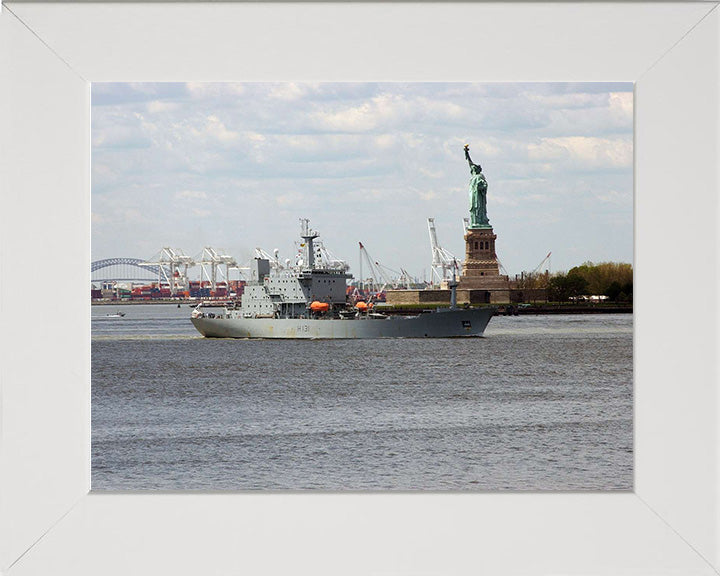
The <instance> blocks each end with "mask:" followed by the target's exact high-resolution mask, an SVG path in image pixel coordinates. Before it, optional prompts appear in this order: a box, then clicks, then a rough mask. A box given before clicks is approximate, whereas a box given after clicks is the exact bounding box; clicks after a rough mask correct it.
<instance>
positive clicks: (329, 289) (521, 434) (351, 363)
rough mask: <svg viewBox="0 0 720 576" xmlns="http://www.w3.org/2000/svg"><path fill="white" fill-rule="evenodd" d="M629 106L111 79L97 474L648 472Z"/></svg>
mask: <svg viewBox="0 0 720 576" xmlns="http://www.w3.org/2000/svg"><path fill="white" fill-rule="evenodd" d="M633 114H634V99H633V84H632V83H630V82H616V83H608V82H602V83H600V82H597V83H590V82H584V83H558V82H542V83H541V82H535V83H464V82H463V83H460V82H433V83H429V82H423V83H399V82H395V83H393V82H387V83H379V82H362V83H360V82H356V83H350V82H319V83H298V82H273V83H264V82H247V83H199V82H184V83H180V82H177V83H103V82H93V83H92V85H91V138H92V142H91V143H92V146H91V169H92V183H91V222H92V224H91V226H92V238H91V253H92V254H91V255H92V263H91V304H92V307H91V448H92V452H91V466H92V470H91V486H92V490H93V491H153V490H155V491H172V490H198V491H217V490H220V491H245V490H273V491H277V490H283V491H298V490H310V491H312V490H315V491H443V492H446V491H463V492H472V491H475V492H481V491H625V492H630V491H632V490H633V488H634V486H633V264H634V263H633V250H634V244H633V238H634V236H633V233H634V231H633V217H634V214H633V183H634V182H633V178H634V174H633V154H634V151H633Z"/></svg>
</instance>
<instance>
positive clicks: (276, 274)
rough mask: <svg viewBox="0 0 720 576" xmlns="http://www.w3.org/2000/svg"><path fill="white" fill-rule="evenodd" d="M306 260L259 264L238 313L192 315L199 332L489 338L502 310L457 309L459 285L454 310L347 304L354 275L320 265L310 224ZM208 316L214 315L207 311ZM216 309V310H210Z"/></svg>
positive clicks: (227, 309) (340, 265) (331, 263)
mask: <svg viewBox="0 0 720 576" xmlns="http://www.w3.org/2000/svg"><path fill="white" fill-rule="evenodd" d="M301 222H302V233H301V237H302V239H303V244H302V246H303V257H302V258H300V259H299V260H298V262H297V263H296V265H295V266H294V267H289V266H288V267H282V266H280V265H279V264H278V262H273V266H271V262H270V260H268V259H265V258H255V259H254V260H253V262H252V265H251V278H252V280H251V281H250V282H249V283H248V284H247V285H246V287H245V291H244V293H243V295H242V299H241V304H240V306H239V307H235V306H232V305H226V306H224V307H212V308H207V307H205V308H204V307H203V305H202V304H200V305H198V306H197V307H196V308H195V309H194V310H193V312H192V316H191V320H192V323H193V325H194V326H195V328H197V330H198V331H199V332H200V333H201V334H202V335H203V336H205V337H208V338H303V339H305V338H320V339H340V338H450V337H463V336H482V334H483V333H484V331H485V327H486V326H487V325H488V322H490V318H492V315H493V314H494V312H495V308H492V307H484V308H458V307H457V306H456V297H455V292H456V287H457V282H456V281H455V278H454V277H453V281H452V282H450V283H449V285H450V289H451V298H450V307H448V308H438V309H436V310H433V311H424V312H422V313H420V314H417V315H415V316H388V315H385V314H381V313H377V312H374V311H373V308H372V306H371V305H368V304H367V303H365V302H357V303H356V304H355V305H352V304H350V303H348V301H347V295H346V293H347V281H348V280H349V279H351V278H352V275H350V274H348V273H347V270H348V267H347V265H346V264H345V263H344V262H341V261H337V260H328V259H324V260H320V259H317V260H316V254H315V245H314V240H315V239H316V238H317V237H318V236H319V234H318V233H317V232H316V231H313V230H310V228H309V225H308V220H307V219H303V220H301ZM206 310H207V311H206ZM210 310H212V311H210Z"/></svg>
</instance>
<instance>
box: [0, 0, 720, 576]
mask: <svg viewBox="0 0 720 576" xmlns="http://www.w3.org/2000/svg"><path fill="white" fill-rule="evenodd" d="M719 40H720V11H719V10H717V3H715V2H695V3H692V2H668V3H656V4H653V3H627V4H623V3H616V4H602V3H585V4H576V3H558V4H543V3H486V4H484V3H458V4H434V3H419V4H411V3H397V4H380V3H378V4H370V3H367V4H335V3H317V4H301V3H297V4H296V3H290V4H272V3H267V4H252V3H248V4H235V3H207V4H205V3H195V4H164V3H148V4H123V3H76V4H72V3H46V4H42V3H31V2H28V3H26V2H8V3H5V4H4V5H3V9H2V13H0V87H1V88H0V186H1V187H2V188H1V192H2V202H3V210H2V211H0V334H1V336H0V337H1V338H2V346H0V350H2V352H1V354H2V362H0V384H1V385H2V389H1V392H0V393H1V394H2V396H1V397H0V401H1V406H2V437H1V438H0V442H1V445H0V450H1V452H0V455H1V465H2V470H1V471H0V572H2V573H3V574H10V575H12V576H22V575H38V574H73V575H84V574H88V575H90V574H104V575H112V574H128V573H132V574H153V575H154V574H186V573H187V574H191V573H192V574H198V573H202V574H235V573H250V574H333V575H334V574H338V573H342V574H344V575H348V574H363V575H367V574H378V575H380V574H393V575H410V574H413V575H417V574H425V575H437V574H464V573H489V574H558V575H559V574H612V575H618V574H654V575H664V574H667V575H669V574H695V575H706V574H707V575H712V574H716V573H717V571H719V570H720V501H719V496H720V492H719V491H720V478H719V470H720V468H719V465H720V434H719V433H718V424H717V423H718V421H720V420H719V419H718V411H719V410H720V399H719V398H720V396H719V393H718V369H717V360H716V356H717V352H718V326H719V317H718V309H717V306H718V305H717V304H716V303H715V301H714V300H715V296H716V295H717V294H718V292H719V290H718V288H719V286H718V283H719V278H718V273H717V271H718V256H719V254H718V251H719V249H720V243H718V237H717V234H718V231H717V224H718V214H719V213H718V196H717V194H718V183H719V181H720V171H718V164H717V163H718V158H717V150H718V149H719V146H718V144H719V143H720V136H719V130H720V106H718V102H719V101H720V99H719V96H720V94H719V90H720V89H719V86H720V83H719V82H718V80H719V78H720V51H718V49H717V48H718V45H719V44H718V41H719ZM160 80H168V81H171V80H172V81H181V80H196V81H205V80H207V81H233V80H234V81H240V80H246V81H251V80H302V81H323V80H338V81H342V80H400V81H422V80H442V81H467V80H476V81H507V82H511V81H633V82H635V86H636V89H635V118H636V123H635V127H636V130H635V198H636V211H635V234H636V236H635V270H636V279H635V287H634V292H635V306H636V308H635V490H634V491H633V492H632V493H619V494H612V493H544V494H532V493H527V494H523V493H478V494H452V493H449V494H426V493H417V494H415V493H413V494H383V493H371V494H359V493H350V494H343V493H335V494H332V493H330V494H314V493H269V494H264V493H215V494H198V493H165V494H159V493H145V494H132V493H123V494H93V493H89V490H90V457H91V454H90V359H89V358H90V311H89V306H90V304H89V298H88V287H89V285H90V271H89V263H90V246H89V244H90V218H91V216H90V158H89V152H90V96H89V95H90V90H89V86H90V84H89V83H90V82H93V81H160ZM38 277H40V278H42V279H43V280H46V279H52V280H53V281H54V282H56V283H57V285H58V286H59V287H62V291H58V293H57V294H52V295H51V296H52V297H43V298H42V300H40V301H37V300H36V299H35V298H34V297H33V299H32V300H28V298H27V293H26V292H25V290H24V288H23V282H22V280H25V279H28V278H33V279H37V278H38ZM698 285H699V287H698Z"/></svg>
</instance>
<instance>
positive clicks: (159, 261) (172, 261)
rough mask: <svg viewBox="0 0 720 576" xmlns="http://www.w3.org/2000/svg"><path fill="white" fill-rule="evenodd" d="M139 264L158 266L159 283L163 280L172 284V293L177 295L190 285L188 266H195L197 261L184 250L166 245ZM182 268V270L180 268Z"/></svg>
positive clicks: (169, 284)
mask: <svg viewBox="0 0 720 576" xmlns="http://www.w3.org/2000/svg"><path fill="white" fill-rule="evenodd" d="M138 265H139V266H147V267H151V266H156V267H157V270H158V285H160V284H162V282H163V280H165V283H167V285H168V286H170V294H172V295H173V296H175V295H177V292H178V290H185V289H186V288H187V285H188V275H187V271H188V268H191V267H193V266H195V261H194V259H193V258H191V257H190V256H186V255H185V254H184V253H183V251H182V250H180V249H178V248H175V249H173V248H170V247H168V246H165V247H164V248H162V249H161V250H160V252H158V253H157V254H155V255H154V256H153V257H152V258H150V259H149V260H148V261H146V262H141V263H140V264H138ZM181 268H182V271H180V269H181Z"/></svg>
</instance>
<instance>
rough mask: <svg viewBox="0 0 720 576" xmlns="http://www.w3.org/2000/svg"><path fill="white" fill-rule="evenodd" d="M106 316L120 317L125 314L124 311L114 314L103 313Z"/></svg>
mask: <svg viewBox="0 0 720 576" xmlns="http://www.w3.org/2000/svg"><path fill="white" fill-rule="evenodd" d="M105 316H106V317H107V318H122V317H123V316H125V312H115V314H105Z"/></svg>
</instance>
